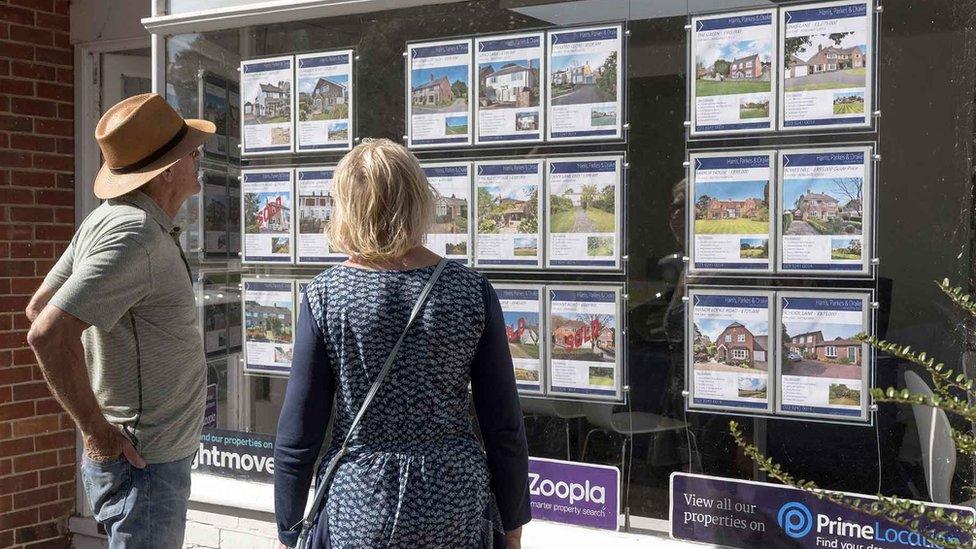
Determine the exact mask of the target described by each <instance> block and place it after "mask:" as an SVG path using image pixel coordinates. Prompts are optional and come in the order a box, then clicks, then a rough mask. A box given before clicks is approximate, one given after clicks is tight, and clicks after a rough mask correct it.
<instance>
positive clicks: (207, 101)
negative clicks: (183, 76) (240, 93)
mask: <svg viewBox="0 0 976 549" xmlns="http://www.w3.org/2000/svg"><path fill="white" fill-rule="evenodd" d="M200 86H201V88H202V89H201V91H202V93H201V94H200V96H199V97H200V108H199V111H200V113H199V116H200V118H202V119H204V120H209V121H211V122H213V123H214V126H216V127H217V129H216V133H215V134H214V136H213V138H211V139H208V140H207V141H206V142H204V144H203V154H204V155H206V156H207V157H209V158H214V159H216V160H226V158H227V118H228V116H229V114H230V112H229V108H228V107H229V103H228V98H227V87H226V84H225V82H224V80H223V79H222V78H218V77H216V76H214V75H213V74H210V73H204V75H203V78H201V79H200Z"/></svg>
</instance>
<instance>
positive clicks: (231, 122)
mask: <svg viewBox="0 0 976 549" xmlns="http://www.w3.org/2000/svg"><path fill="white" fill-rule="evenodd" d="M227 152H228V154H229V155H230V158H231V159H232V160H239V159H240V158H241V93H240V89H239V88H238V86H237V84H236V83H234V82H231V83H230V86H229V89H228V90H227Z"/></svg>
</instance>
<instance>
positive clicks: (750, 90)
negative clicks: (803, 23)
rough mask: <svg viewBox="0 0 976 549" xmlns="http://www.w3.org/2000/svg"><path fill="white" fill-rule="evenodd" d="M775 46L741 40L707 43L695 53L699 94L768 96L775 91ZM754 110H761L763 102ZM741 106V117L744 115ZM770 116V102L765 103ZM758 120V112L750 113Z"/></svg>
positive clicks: (704, 95) (699, 95) (700, 95)
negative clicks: (772, 78)
mask: <svg viewBox="0 0 976 549" xmlns="http://www.w3.org/2000/svg"><path fill="white" fill-rule="evenodd" d="M772 55H773V44H772V42H770V41H768V40H740V41H734V42H724V43H720V42H715V43H706V44H704V45H703V47H702V48H701V49H700V50H699V51H697V52H696V53H695V94H696V95H697V96H698V97H707V96H713V95H740V94H762V93H765V94H768V93H769V92H770V91H771V90H772V81H771V79H770V75H771V74H772V73H771V71H770V67H771V66H772ZM750 100H751V101H752V102H754V103H757V104H758V105H757V106H755V107H751V108H752V109H761V108H762V107H761V105H762V103H763V102H762V101H758V100H757V99H755V98H751V99H750ZM741 105H742V104H741V103H740V114H741ZM765 112H766V114H765V116H769V101H768V99H767V100H766V101H765ZM747 114H750V115H752V116H747V117H744V118H758V114H757V113H755V112H747Z"/></svg>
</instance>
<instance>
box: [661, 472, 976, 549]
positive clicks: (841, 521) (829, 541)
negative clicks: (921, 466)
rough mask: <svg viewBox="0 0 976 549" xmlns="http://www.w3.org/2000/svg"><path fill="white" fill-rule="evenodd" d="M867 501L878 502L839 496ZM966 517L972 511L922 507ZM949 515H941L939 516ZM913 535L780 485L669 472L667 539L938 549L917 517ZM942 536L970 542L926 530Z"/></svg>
mask: <svg viewBox="0 0 976 549" xmlns="http://www.w3.org/2000/svg"><path fill="white" fill-rule="evenodd" d="M839 493H842V494H844V495H846V496H849V497H851V498H857V499H860V500H861V501H862V504H863V502H870V501H873V500H875V499H877V498H875V497H874V496H867V495H862V494H851V493H847V492H839ZM925 505H926V507H927V508H928V509H929V510H930V511H931V510H932V509H935V508H937V507H941V508H943V509H946V510H947V511H955V512H958V513H959V515H960V516H961V517H965V516H967V515H968V516H973V517H974V518H976V512H974V510H973V509H972V508H971V507H959V506H955V505H939V504H933V503H926V504H925ZM946 514H948V512H947V513H946ZM920 521H921V523H922V524H921V526H920V528H919V530H917V531H916V530H912V529H909V528H906V527H904V526H901V525H898V524H896V523H894V522H891V521H889V520H886V519H883V518H878V517H874V516H872V515H870V514H868V513H864V512H861V511H857V510H854V509H851V508H849V507H846V506H844V505H841V504H838V503H834V502H832V501H829V500H827V499H826V498H825V499H819V498H817V497H816V496H815V495H813V494H811V493H809V492H806V491H803V490H798V489H796V488H792V487H789V486H783V485H780V484H769V483H765V482H753V481H748V480H736V479H728V478H721V477H711V476H706V475H693V474H689V473H672V474H671V537H672V538H674V539H680V540H686V541H696V542H700V543H710V544H715V545H720V546H723V547H741V548H742V549H752V548H755V547H763V548H781V547H782V548H804V549H805V548H811V549H812V548H819V547H827V548H831V549H896V548H897V549H905V548H911V547H922V548H940V547H942V546H941V545H939V544H936V543H933V542H931V541H929V540H927V539H925V537H923V536H922V534H920V533H919V532H920V531H926V530H929V529H930V526H929V525H930V524H931V523H927V522H926V521H925V520H924V519H920ZM931 528H933V529H934V530H935V531H936V532H941V533H943V534H944V535H945V536H946V539H947V540H948V539H954V540H958V541H959V542H960V545H961V546H964V547H965V546H971V543H972V540H971V539H970V537H969V536H968V535H966V534H964V533H962V532H959V531H958V530H953V529H951V528H949V527H948V526H945V527H941V526H939V525H932V526H931Z"/></svg>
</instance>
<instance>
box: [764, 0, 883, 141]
mask: <svg viewBox="0 0 976 549" xmlns="http://www.w3.org/2000/svg"><path fill="white" fill-rule="evenodd" d="M779 17H780V22H779V25H780V40H781V43H782V49H781V53H780V55H781V56H782V58H783V67H782V69H781V70H780V87H781V89H782V90H783V92H782V93H783V100H782V102H781V105H780V128H781V129H784V130H795V129H801V130H810V129H824V128H851V127H864V126H870V125H871V113H872V110H873V108H874V107H873V105H874V103H873V99H872V91H873V90H872V83H873V78H872V73H873V71H874V66H873V51H872V42H873V39H874V2H873V1H871V0H866V1H865V0H861V1H853V2H852V1H843V2H827V3H821V4H800V5H797V6H796V7H792V6H789V7H788V6H784V7H783V8H781V9H780V14H779Z"/></svg>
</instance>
